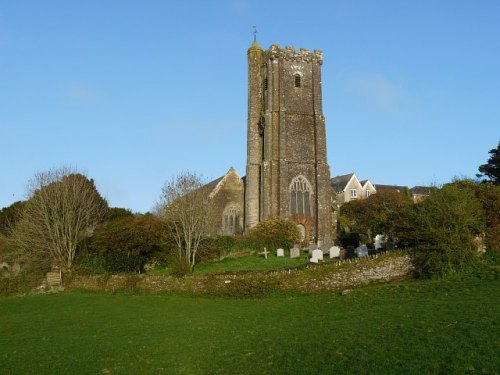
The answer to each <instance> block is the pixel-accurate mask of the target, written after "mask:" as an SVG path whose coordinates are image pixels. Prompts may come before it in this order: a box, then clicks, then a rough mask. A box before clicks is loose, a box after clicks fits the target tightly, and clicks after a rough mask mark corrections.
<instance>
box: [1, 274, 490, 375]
mask: <svg viewBox="0 0 500 375" xmlns="http://www.w3.org/2000/svg"><path fill="white" fill-rule="evenodd" d="M499 296H500V283H499V280H498V270H497V271H495V270H493V269H492V270H490V271H488V272H484V273H482V274H481V275H480V276H477V275H476V276H474V275H469V276H462V277H455V278H448V279H445V280H439V281H435V280H432V281H415V280H410V281H405V282H401V283H393V284H386V285H378V286H372V287H366V288H362V289H357V290H353V291H352V292H350V293H349V294H347V295H344V296H341V295H339V294H333V293H329V294H318V295H294V294H278V295H273V296H271V297H267V298H263V299H254V300H235V299H210V298H195V297H190V296H185V295H184V296H181V295H165V294H164V295H126V294H105V293H83V292H82V293H77V292H72V293H60V294H55V295H37V296H26V297H6V298H0V373H5V374H398V375H399V374H467V373H471V374H474V373H478V374H498V373H499V372H500V356H499V354H498V353H500V342H499V340H500V326H499V324H500V323H499V321H500V299H499V298H498V297H499Z"/></svg>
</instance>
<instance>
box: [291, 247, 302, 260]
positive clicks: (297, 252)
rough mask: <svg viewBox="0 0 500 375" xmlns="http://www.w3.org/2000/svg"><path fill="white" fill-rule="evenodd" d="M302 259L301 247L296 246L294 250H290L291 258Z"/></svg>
mask: <svg viewBox="0 0 500 375" xmlns="http://www.w3.org/2000/svg"><path fill="white" fill-rule="evenodd" d="M298 257H300V247H299V245H294V246H293V248H292V249H290V258H298Z"/></svg>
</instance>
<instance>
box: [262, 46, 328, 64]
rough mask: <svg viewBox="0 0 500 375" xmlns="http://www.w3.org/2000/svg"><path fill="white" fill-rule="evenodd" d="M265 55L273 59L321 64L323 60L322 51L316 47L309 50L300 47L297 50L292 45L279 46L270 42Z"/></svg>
mask: <svg viewBox="0 0 500 375" xmlns="http://www.w3.org/2000/svg"><path fill="white" fill-rule="evenodd" d="M265 54H266V57H267V58H269V59H271V60H274V59H284V60H291V61H305V62H315V63H319V64H321V63H322V62H323V51H321V50H319V49H317V50H314V52H310V51H309V49H307V48H301V49H299V50H298V51H297V50H295V48H293V47H292V46H286V47H285V48H281V47H280V46H279V45H278V44H272V45H271V46H270V47H269V49H268V50H267V51H265Z"/></svg>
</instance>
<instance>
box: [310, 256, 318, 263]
mask: <svg viewBox="0 0 500 375" xmlns="http://www.w3.org/2000/svg"><path fill="white" fill-rule="evenodd" d="M309 262H311V263H319V260H318V258H314V257H312V258H311V259H309Z"/></svg>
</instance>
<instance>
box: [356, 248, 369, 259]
mask: <svg viewBox="0 0 500 375" xmlns="http://www.w3.org/2000/svg"><path fill="white" fill-rule="evenodd" d="M354 252H355V253H356V254H357V255H358V257H359V258H362V257H366V256H368V248H367V247H366V246H365V245H362V246H359V247H357V248H356V250H354Z"/></svg>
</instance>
